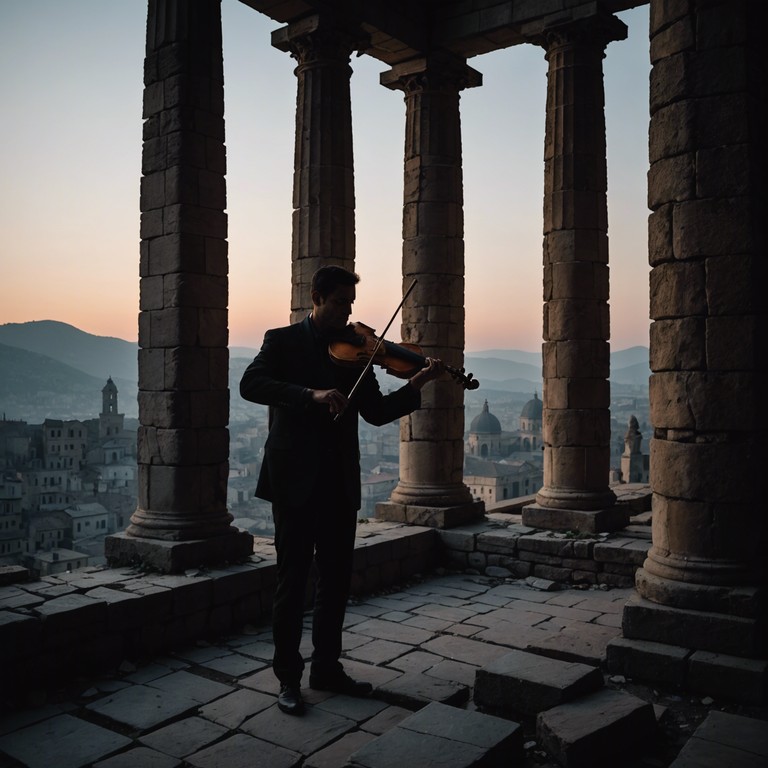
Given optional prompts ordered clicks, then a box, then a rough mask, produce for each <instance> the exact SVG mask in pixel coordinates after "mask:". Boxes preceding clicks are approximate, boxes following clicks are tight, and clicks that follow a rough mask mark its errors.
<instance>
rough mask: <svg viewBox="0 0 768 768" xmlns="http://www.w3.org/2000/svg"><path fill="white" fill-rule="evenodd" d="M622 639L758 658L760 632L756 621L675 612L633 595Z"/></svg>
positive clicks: (626, 609)
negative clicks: (649, 641) (648, 641)
mask: <svg viewBox="0 0 768 768" xmlns="http://www.w3.org/2000/svg"><path fill="white" fill-rule="evenodd" d="M622 628H623V634H624V637H626V638H628V639H630V640H651V641H654V642H657V643H665V644H668V645H676V646H679V647H681V648H691V649H695V650H699V651H712V652H713V653H724V654H728V655H730V656H743V657H747V658H758V657H760V656H762V655H763V654H764V638H763V630H762V627H761V626H760V622H759V620H758V619H756V618H747V617H741V616H732V615H728V614H724V613H713V612H711V611H696V610H691V609H688V608H677V607H674V606H669V605H662V604H661V603H654V602H651V601H650V600H646V599H645V598H643V597H641V596H640V595H637V594H635V595H632V596H631V597H630V598H629V600H627V603H626V605H625V606H624V614H623V619H622Z"/></svg>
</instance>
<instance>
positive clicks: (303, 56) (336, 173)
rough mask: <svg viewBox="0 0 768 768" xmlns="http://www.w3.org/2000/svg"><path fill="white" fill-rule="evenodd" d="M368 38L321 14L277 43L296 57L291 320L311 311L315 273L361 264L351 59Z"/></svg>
mask: <svg viewBox="0 0 768 768" xmlns="http://www.w3.org/2000/svg"><path fill="white" fill-rule="evenodd" d="M366 42H367V37H366V36H364V35H363V34H362V33H361V32H360V31H359V30H351V31H350V30H346V29H343V28H341V27H339V26H337V25H336V24H334V23H333V22H328V21H326V20H325V19H324V18H323V17H321V16H310V17H308V18H305V19H302V20H301V21H300V22H296V23H295V24H290V25H288V26H287V27H283V28H282V29H279V30H277V31H276V32H274V33H273V35H272V44H273V45H274V46H275V47H276V48H279V49H280V50H282V51H286V52H289V53H290V54H291V56H293V57H294V58H295V59H296V61H297V62H298V66H297V67H296V70H295V73H296V78H297V81H298V83H297V87H298V89H297V95H296V145H295V151H294V175H293V239H292V252H291V265H292V271H291V286H292V289H291V322H298V321H300V320H303V319H304V317H305V316H306V315H307V313H308V312H309V311H310V310H311V309H312V300H311V297H310V285H311V282H312V275H313V273H314V272H315V270H316V269H317V268H318V267H321V266H323V265H325V264H338V265H339V266H341V267H344V268H346V269H349V270H354V267H355V184H354V164H353V155H352V106H351V99H350V78H351V76H352V68H351V67H350V65H349V59H350V55H351V53H352V51H354V50H356V49H358V48H360V47H364V46H365V44H366Z"/></svg>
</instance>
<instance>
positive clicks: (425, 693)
mask: <svg viewBox="0 0 768 768" xmlns="http://www.w3.org/2000/svg"><path fill="white" fill-rule="evenodd" d="M376 694H377V696H379V697H381V698H382V699H385V700H386V701H388V702H389V703H390V704H398V705H401V706H404V707H408V708H409V709H413V708H415V707H422V706H424V705H425V704H429V703H430V702H433V701H437V702H440V703H442V704H463V703H464V702H465V701H467V699H468V698H469V688H468V687H467V686H466V685H461V684H460V683H456V682H453V681H451V680H441V679H440V678H438V677H432V676H430V675H423V674H421V673H420V672H409V673H406V674H404V675H402V676H401V677H398V678H397V679H396V680H392V681H391V682H389V683H385V684H384V685H381V686H379V687H378V688H377V690H376Z"/></svg>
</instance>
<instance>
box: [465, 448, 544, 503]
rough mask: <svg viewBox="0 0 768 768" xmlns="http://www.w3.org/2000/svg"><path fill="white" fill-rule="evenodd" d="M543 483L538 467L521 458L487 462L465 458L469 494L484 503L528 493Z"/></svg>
mask: <svg viewBox="0 0 768 768" xmlns="http://www.w3.org/2000/svg"><path fill="white" fill-rule="evenodd" d="M543 482H544V474H543V470H542V468H541V467H537V466H535V465H534V464H532V463H531V462H529V461H524V460H520V459H513V460H510V459H502V460H501V461H488V460H487V459H478V458H477V457H475V456H465V457H464V483H465V484H466V486H467V487H468V488H469V490H470V492H471V494H472V497H473V498H474V499H478V500H480V501H484V502H485V503H486V504H494V503H496V502H498V501H506V500H507V499H516V498H517V497H519V496H530V495H531V494H533V493H536V492H537V491H538V490H539V489H540V488H541V486H542V483H543Z"/></svg>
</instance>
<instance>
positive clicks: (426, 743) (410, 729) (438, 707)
mask: <svg viewBox="0 0 768 768" xmlns="http://www.w3.org/2000/svg"><path fill="white" fill-rule="evenodd" d="M522 761H523V732H522V728H521V726H520V725H519V723H514V722H511V721H509V720H504V719H502V718H500V717H494V716H492V715H486V714H483V713H481V712H474V711H468V710H465V709H458V708H457V707H451V706H448V705H446V704H440V703H438V702H432V703H431V704H428V705H427V706H426V707H424V708H423V709H421V710H419V711H418V712H415V713H414V714H412V715H409V716H408V717H406V718H405V719H404V720H401V721H400V723H398V725H397V726H395V727H394V728H392V729H390V730H389V731H387V732H386V733H384V734H382V735H381V736H378V737H377V738H375V739H373V741H369V742H368V743H367V744H365V745H364V746H363V747H361V748H360V749H359V750H357V751H356V752H354V753H353V754H352V755H351V756H350V758H349V761H348V763H347V766H348V767H349V768H411V767H413V768H416V766H418V768H437V767H438V766H439V768H475V767H477V768H479V766H483V768H486V766H487V767H488V768H515V766H520V765H522Z"/></svg>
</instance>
